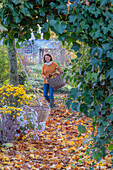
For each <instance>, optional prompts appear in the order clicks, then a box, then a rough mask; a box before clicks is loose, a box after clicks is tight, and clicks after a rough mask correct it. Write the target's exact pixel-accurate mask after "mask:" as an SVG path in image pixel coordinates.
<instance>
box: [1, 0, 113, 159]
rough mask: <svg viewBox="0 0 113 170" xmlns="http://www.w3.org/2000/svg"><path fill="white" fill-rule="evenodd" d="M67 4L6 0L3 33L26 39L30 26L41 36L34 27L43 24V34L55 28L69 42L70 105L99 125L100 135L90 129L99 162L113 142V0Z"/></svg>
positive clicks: (8, 39)
mask: <svg viewBox="0 0 113 170" xmlns="http://www.w3.org/2000/svg"><path fill="white" fill-rule="evenodd" d="M68 2H69V1H68V0H65V1H64V0H57V1H53V0H49V1H47V0H44V1H40V0H33V1H31V0H24V1H22V0H19V1H16V0H11V1H10V2H7V0H4V3H3V7H1V9H0V19H1V24H2V25H3V26H4V27H6V28H7V29H8V32H4V33H3V34H1V37H5V43H6V44H8V43H9V44H11V43H12V42H13V40H14V36H15V37H16V38H18V40H19V41H20V40H22V41H23V40H28V39H29V38H30V34H31V29H32V30H33V32H34V35H35V36H36V37H40V35H39V33H37V31H36V30H37V29H36V27H37V24H39V25H40V26H41V27H42V32H43V33H44V38H46V39H49V37H50V29H51V30H52V31H54V32H55V33H56V35H57V36H58V38H59V40H60V41H62V43H63V44H65V42H67V44H68V45H69V46H70V45H71V49H72V50H74V51H75V53H76V54H77V58H76V60H74V61H72V62H71V65H69V68H68V70H66V71H65V73H67V75H68V76H69V77H67V79H69V80H70V81H71V84H72V85H73V88H72V89H71V91H70V93H69V96H68V100H67V106H68V108H72V109H73V110H77V111H80V112H82V113H83V115H84V114H85V115H86V116H88V117H91V118H92V120H93V125H94V126H93V127H94V130H95V127H96V126H98V132H97V135H95V136H94V135H93V133H92V138H93V140H94V146H93V147H92V152H93V154H92V157H93V158H95V159H97V160H98V161H99V160H100V159H101V157H105V155H106V147H105V146H106V145H105V144H107V143H108V139H109V142H110V146H109V150H110V151H111V148H112V140H113V137H112V136H113V113H112V108H113V105H112V100H113V99H112V93H113V92H112V91H113V42H112V40H113V13H112V12H113V2H112V0H108V1H106V0H96V1H93V0H88V1H87V3H86V1H82V0H80V1H77V0H70V4H69V3H68ZM21 33H22V34H21ZM85 50H86V51H85ZM103 129H104V130H103ZM80 133H81V129H80ZM96 149H97V150H96ZM95 150H96V152H95ZM97 151H98V152H97ZM111 154H112V153H111Z"/></svg>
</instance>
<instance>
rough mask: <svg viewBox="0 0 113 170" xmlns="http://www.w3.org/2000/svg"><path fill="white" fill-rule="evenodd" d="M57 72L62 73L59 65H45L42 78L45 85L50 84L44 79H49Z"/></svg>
mask: <svg viewBox="0 0 113 170" xmlns="http://www.w3.org/2000/svg"><path fill="white" fill-rule="evenodd" d="M56 70H58V71H60V67H58V66H57V63H55V62H52V64H50V65H46V64H43V66H42V73H41V76H42V78H43V79H44V81H43V83H44V84H48V82H47V80H46V79H45V78H44V77H45V76H46V77H47V76H48V75H49V74H52V73H55V72H56Z"/></svg>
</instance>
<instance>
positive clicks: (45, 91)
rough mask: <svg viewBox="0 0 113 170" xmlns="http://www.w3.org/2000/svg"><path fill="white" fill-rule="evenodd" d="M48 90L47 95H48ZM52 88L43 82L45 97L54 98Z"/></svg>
mask: <svg viewBox="0 0 113 170" xmlns="http://www.w3.org/2000/svg"><path fill="white" fill-rule="evenodd" d="M48 92H49V95H48ZM53 92H54V89H53V88H52V87H51V86H50V85H49V84H43V96H44V97H45V99H48V98H50V99H54V96H53Z"/></svg>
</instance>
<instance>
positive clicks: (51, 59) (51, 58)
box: [43, 53, 53, 63]
mask: <svg viewBox="0 0 113 170" xmlns="http://www.w3.org/2000/svg"><path fill="white" fill-rule="evenodd" d="M45 56H49V57H50V61H53V56H52V55H51V54H49V53H47V54H44V58H43V62H44V63H46V60H45Z"/></svg>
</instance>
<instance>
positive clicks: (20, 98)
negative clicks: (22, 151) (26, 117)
mask: <svg viewBox="0 0 113 170" xmlns="http://www.w3.org/2000/svg"><path fill="white" fill-rule="evenodd" d="M28 99H29V98H28V97H27V95H26V94H25V91H24V86H22V85H19V86H18V87H14V86H13V85H7V86H2V87H1V88H0V107H1V108H0V142H1V143H4V142H10V141H11V140H13V139H14V136H15V135H16V133H17V130H18V129H20V126H19V124H20V123H19V122H18V119H19V117H20V113H21V112H22V109H20V108H19V107H22V105H24V104H27V100H28Z"/></svg>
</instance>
